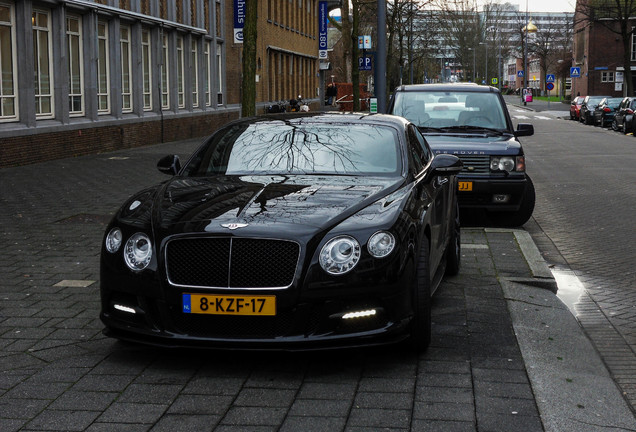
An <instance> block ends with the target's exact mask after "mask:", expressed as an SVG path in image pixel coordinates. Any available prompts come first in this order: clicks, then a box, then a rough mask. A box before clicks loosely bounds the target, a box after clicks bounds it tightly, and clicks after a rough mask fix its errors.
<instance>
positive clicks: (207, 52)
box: [203, 41, 212, 106]
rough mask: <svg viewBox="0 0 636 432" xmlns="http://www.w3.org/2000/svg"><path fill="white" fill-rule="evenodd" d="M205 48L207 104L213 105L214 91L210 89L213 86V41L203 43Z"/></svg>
mask: <svg viewBox="0 0 636 432" xmlns="http://www.w3.org/2000/svg"><path fill="white" fill-rule="evenodd" d="M203 49H204V50H205V52H204V55H203V57H204V58H205V106H211V105H212V92H210V89H211V88H212V82H211V79H212V69H211V68H210V60H212V59H211V58H210V50H211V49H212V42H210V41H206V42H205V43H204V44H203Z"/></svg>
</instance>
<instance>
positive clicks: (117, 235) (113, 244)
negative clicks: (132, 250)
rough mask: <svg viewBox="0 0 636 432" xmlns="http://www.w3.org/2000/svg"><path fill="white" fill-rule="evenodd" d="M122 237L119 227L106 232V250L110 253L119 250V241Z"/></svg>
mask: <svg viewBox="0 0 636 432" xmlns="http://www.w3.org/2000/svg"><path fill="white" fill-rule="evenodd" d="M122 239H123V234H122V233H121V230H120V229H119V228H113V229H112V230H110V231H109V232H108V235H107V236H106V240H105V243H106V250H107V251H108V252H110V253H115V252H117V251H118V250H119V247H120V246H121V241H122Z"/></svg>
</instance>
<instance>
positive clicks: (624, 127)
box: [621, 121, 627, 135]
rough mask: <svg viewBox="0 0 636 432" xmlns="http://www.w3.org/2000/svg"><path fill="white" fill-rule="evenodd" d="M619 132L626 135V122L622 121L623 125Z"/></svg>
mask: <svg viewBox="0 0 636 432" xmlns="http://www.w3.org/2000/svg"><path fill="white" fill-rule="evenodd" d="M621 132H623V133H624V134H625V135H627V122H626V121H623V126H622V127H621Z"/></svg>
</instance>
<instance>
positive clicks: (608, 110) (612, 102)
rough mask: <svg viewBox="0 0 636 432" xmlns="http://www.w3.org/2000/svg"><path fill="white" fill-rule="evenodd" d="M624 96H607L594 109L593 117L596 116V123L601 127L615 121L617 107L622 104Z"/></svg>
mask: <svg viewBox="0 0 636 432" xmlns="http://www.w3.org/2000/svg"><path fill="white" fill-rule="evenodd" d="M622 100H623V98H619V97H618V98H613V97H607V98H605V99H603V100H602V101H601V102H600V103H599V104H598V105H597V106H596V108H595V109H594V112H593V113H592V117H593V118H594V125H595V126H601V127H608V126H609V125H611V124H612V122H613V121H614V115H615V114H616V109H617V108H618V106H619V105H620V103H621V101H622Z"/></svg>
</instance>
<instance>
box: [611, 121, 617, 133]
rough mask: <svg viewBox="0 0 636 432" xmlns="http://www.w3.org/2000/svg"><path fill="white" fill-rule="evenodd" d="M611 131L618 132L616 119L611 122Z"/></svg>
mask: <svg viewBox="0 0 636 432" xmlns="http://www.w3.org/2000/svg"><path fill="white" fill-rule="evenodd" d="M612 130H614V131H617V130H618V123H616V119H614V120H612Z"/></svg>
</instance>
